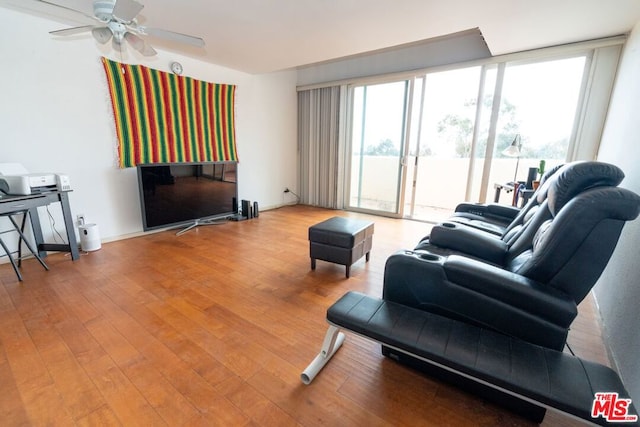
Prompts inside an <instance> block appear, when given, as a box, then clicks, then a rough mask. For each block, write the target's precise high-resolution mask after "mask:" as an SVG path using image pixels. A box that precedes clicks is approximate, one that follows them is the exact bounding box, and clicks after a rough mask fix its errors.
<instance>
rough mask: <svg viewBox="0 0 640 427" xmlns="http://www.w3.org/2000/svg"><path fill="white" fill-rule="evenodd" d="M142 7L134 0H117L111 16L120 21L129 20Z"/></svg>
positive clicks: (131, 19)
mask: <svg viewBox="0 0 640 427" xmlns="http://www.w3.org/2000/svg"><path fill="white" fill-rule="evenodd" d="M142 8H144V6H143V5H141V4H140V3H138V2H137V1H135V0H117V1H116V4H115V6H114V7H113V16H114V17H116V18H117V19H118V20H120V21H122V22H131V21H133V19H134V18H135V17H136V16H137V15H138V13H140V11H141V10H142Z"/></svg>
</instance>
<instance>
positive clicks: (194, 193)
mask: <svg viewBox="0 0 640 427" xmlns="http://www.w3.org/2000/svg"><path fill="white" fill-rule="evenodd" d="M236 171H237V169H236V162H215V163H209V162H207V163H171V164H164V163H163V164H149V165H138V187H139V189H140V203H141V205H142V206H141V208H142V225H143V228H144V230H145V231H148V230H153V229H158V228H172V227H177V226H180V225H192V224H194V223H198V222H203V221H206V220H214V219H221V218H225V217H231V216H233V215H235V214H236V213H237V202H236V201H237V200H238V185H237V173H236Z"/></svg>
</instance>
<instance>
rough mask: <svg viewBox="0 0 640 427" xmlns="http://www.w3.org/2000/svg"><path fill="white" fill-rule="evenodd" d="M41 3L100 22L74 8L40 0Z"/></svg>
mask: <svg viewBox="0 0 640 427" xmlns="http://www.w3.org/2000/svg"><path fill="white" fill-rule="evenodd" d="M39 1H40V2H41V3H45V4H48V5H51V6H55V7H58V8H60V9H65V10H69V11H71V12H74V13H79V14H80V15H82V16H85V17H87V18H89V19H92V20H94V21H97V20H98V18H96V17H95V16H93V15H89V14H88V13H85V12H83V11H81V10H78V9H72V8H70V7H67V6H62V5H60V4H57V3H53V2H50V1H47V0H39Z"/></svg>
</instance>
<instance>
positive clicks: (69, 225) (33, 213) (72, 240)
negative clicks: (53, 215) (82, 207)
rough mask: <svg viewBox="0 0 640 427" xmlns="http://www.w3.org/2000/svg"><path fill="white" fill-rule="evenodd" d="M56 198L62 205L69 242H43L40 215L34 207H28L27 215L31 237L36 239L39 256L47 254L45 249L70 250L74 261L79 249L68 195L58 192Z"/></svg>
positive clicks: (78, 254) (77, 256)
mask: <svg viewBox="0 0 640 427" xmlns="http://www.w3.org/2000/svg"><path fill="white" fill-rule="evenodd" d="M58 199H59V201H60V205H61V206H62V217H63V218H64V227H65V229H66V230H67V241H68V242H69V244H68V245H64V244H56V243H44V237H43V235H42V227H41V226H40V217H39V216H38V208H37V207H35V208H31V209H29V217H30V218H31V229H32V230H33V237H34V239H35V241H36V248H37V250H38V255H40V257H45V256H47V251H57V252H71V259H72V260H74V261H75V260H77V259H78V258H80V251H79V250H78V241H77V240H76V232H75V230H74V228H73V219H72V218H71V207H70V206H69V196H68V195H67V193H59V194H58Z"/></svg>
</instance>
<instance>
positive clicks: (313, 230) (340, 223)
mask: <svg viewBox="0 0 640 427" xmlns="http://www.w3.org/2000/svg"><path fill="white" fill-rule="evenodd" d="M372 245H373V222H371V221H364V220H358V219H351V218H343V217H339V216H336V217H333V218H329V219H328V220H326V221H322V222H320V223H318V224H316V225H312V226H311V227H309V256H310V257H311V269H312V270H315V269H316V259H320V260H323V261H328V262H333V263H336V264H341V265H344V266H345V267H346V275H347V277H349V274H350V270H351V264H353V263H354V262H356V261H357V260H359V259H360V258H362V257H363V256H365V257H366V261H369V253H370V252H371V246H372Z"/></svg>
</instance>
